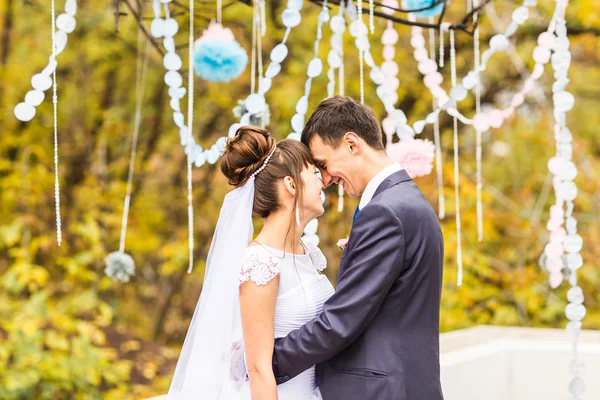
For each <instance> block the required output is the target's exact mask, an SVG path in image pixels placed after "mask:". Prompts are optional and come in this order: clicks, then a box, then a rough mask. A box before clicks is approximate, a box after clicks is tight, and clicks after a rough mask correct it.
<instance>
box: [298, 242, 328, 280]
mask: <svg viewBox="0 0 600 400" xmlns="http://www.w3.org/2000/svg"><path fill="white" fill-rule="evenodd" d="M302 242H303V243H304V246H306V248H307V250H308V254H309V255H310V258H311V260H312V262H313V264H315V267H316V268H317V269H318V270H319V272H321V271H323V270H324V269H325V268H327V258H325V254H323V252H322V251H321V249H320V248H319V246H317V245H316V244H315V243H313V242H311V241H308V240H307V241H304V240H303V241H302Z"/></svg>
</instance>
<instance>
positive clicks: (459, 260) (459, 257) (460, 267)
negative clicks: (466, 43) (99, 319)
mask: <svg viewBox="0 0 600 400" xmlns="http://www.w3.org/2000/svg"><path fill="white" fill-rule="evenodd" d="M450 70H451V74H452V87H453V88H454V87H455V86H456V48H455V46H454V30H451V31H450ZM452 119H453V122H454V201H455V202H456V263H457V264H458V275H457V278H456V285H457V286H461V285H462V280H463V265H462V246H461V233H460V203H459V200H460V197H459V171H458V119H457V118H456V116H454V117H453V118H452Z"/></svg>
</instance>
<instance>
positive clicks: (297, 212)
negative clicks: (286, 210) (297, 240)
mask: <svg viewBox="0 0 600 400" xmlns="http://www.w3.org/2000/svg"><path fill="white" fill-rule="evenodd" d="M296 224H297V225H298V228H300V209H299V208H298V203H296Z"/></svg>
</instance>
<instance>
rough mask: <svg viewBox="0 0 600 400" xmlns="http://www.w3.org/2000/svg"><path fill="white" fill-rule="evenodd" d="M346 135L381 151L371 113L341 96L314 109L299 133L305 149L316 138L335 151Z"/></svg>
mask: <svg viewBox="0 0 600 400" xmlns="http://www.w3.org/2000/svg"><path fill="white" fill-rule="evenodd" d="M347 132H354V133H356V134H357V135H358V136H359V137H360V138H361V139H363V140H364V141H365V142H366V143H367V144H368V145H369V146H370V147H372V148H373V149H375V150H384V149H385V147H384V145H383V136H382V134H381V128H380V127H379V122H378V121H377V118H376V117H375V113H374V112H373V110H372V109H370V108H369V107H367V106H365V105H363V104H360V103H359V102H357V101H356V100H354V99H351V98H350V97H345V96H335V97H331V98H329V99H325V100H323V101H322V102H321V103H320V104H319V105H318V106H317V108H316V110H315V111H314V112H313V113H312V115H311V116H310V118H309V119H308V121H307V122H306V126H305V127H304V130H302V143H304V144H305V145H306V146H308V145H309V143H310V141H311V140H312V139H313V137H314V136H315V135H317V136H319V137H320V138H321V140H323V142H324V143H325V144H327V145H329V146H331V147H333V148H334V149H336V148H338V146H339V145H340V144H341V142H342V138H343V137H344V135H345V134H346V133H347Z"/></svg>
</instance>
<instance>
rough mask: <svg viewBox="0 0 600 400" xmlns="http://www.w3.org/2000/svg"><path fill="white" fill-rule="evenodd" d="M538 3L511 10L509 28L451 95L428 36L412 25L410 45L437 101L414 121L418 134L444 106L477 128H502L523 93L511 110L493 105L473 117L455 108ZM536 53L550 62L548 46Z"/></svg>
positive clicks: (537, 57)
mask: <svg viewBox="0 0 600 400" xmlns="http://www.w3.org/2000/svg"><path fill="white" fill-rule="evenodd" d="M536 4H537V0H525V1H524V3H523V5H522V6H521V7H518V8H517V9H515V10H514V12H513V14H512V21H511V23H510V24H509V25H508V27H507V28H506V30H505V32H504V33H499V34H497V35H495V36H493V37H492V38H491V39H490V42H489V44H490V48H489V49H487V50H486V51H485V52H484V53H483V54H482V56H481V63H480V65H479V66H478V67H476V68H474V69H473V70H472V71H470V72H469V73H467V74H466V75H465V76H464V77H463V79H462V81H461V83H460V84H457V85H456V86H454V87H453V88H452V89H451V91H450V95H448V94H447V93H446V91H445V90H444V89H443V88H442V87H441V84H442V83H443V81H444V78H443V76H442V74H441V73H439V72H438V65H437V63H436V62H435V61H434V60H432V59H431V58H430V57H429V54H428V51H427V49H426V48H425V38H424V37H423V33H422V31H423V29H422V28H420V27H416V26H414V27H412V34H411V45H412V47H413V48H414V49H415V51H414V53H413V55H414V57H415V60H416V61H417V62H418V63H419V65H418V69H419V71H420V72H421V73H422V74H423V75H424V77H423V83H424V84H425V86H426V87H427V88H428V89H429V91H430V92H431V94H432V96H433V97H434V99H435V100H436V103H437V107H436V108H435V109H434V110H433V111H432V112H431V113H429V114H428V115H427V117H426V118H425V119H424V120H418V121H416V122H415V123H413V125H412V126H413V128H414V131H415V132H416V133H417V134H419V133H421V132H423V129H424V128H425V126H426V125H428V124H433V123H434V122H435V121H436V120H437V118H438V115H439V113H440V112H441V111H442V110H445V111H446V112H447V113H448V114H450V115H451V116H453V117H456V118H458V119H459V120H460V121H461V122H462V123H463V124H465V125H474V127H475V129H478V130H480V131H482V132H485V131H487V130H488V129H489V128H490V127H493V128H499V127H500V126H502V123H503V121H504V119H506V118H507V117H508V116H510V114H512V112H513V111H514V109H515V108H516V107H518V106H519V105H521V104H523V101H524V96H523V98H521V96H519V95H516V96H515V99H513V102H512V103H511V105H514V106H513V107H510V108H511V109H512V110H511V111H510V113H509V111H504V112H503V111H500V110H495V109H494V110H491V111H487V112H480V113H477V114H476V115H475V116H474V117H473V119H469V118H467V117H465V116H464V115H463V114H461V113H460V112H459V111H458V110H457V108H456V104H457V102H460V101H463V100H464V99H466V97H467V94H468V91H470V90H475V88H476V86H477V83H478V82H479V79H480V77H479V74H480V73H481V72H483V71H485V70H486V68H487V63H488V61H489V60H490V58H491V57H492V56H493V55H494V54H495V53H498V52H501V51H506V50H507V49H508V47H509V41H508V38H509V37H511V36H512V35H513V34H514V33H515V32H516V31H517V29H518V27H519V26H520V25H523V24H524V23H525V22H526V21H527V19H528V18H529V9H528V7H534V6H536ZM409 20H411V21H414V20H415V17H414V16H413V15H409ZM533 57H534V60H535V61H536V63H544V62H543V61H544V60H545V63H547V62H548V61H549V58H550V53H549V50H547V49H546V48H545V47H543V46H542V47H541V46H538V47H536V49H535V50H534V54H533ZM538 70H539V69H538ZM542 73H543V67H542V68H541V72H540V73H538V71H536V70H534V73H533V74H532V75H531V77H530V78H531V79H533V80H536V79H539V77H540V76H541V74H542ZM532 88H533V82H532V83H530V84H528V85H527V89H528V90H529V91H530V90H531V89H532Z"/></svg>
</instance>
